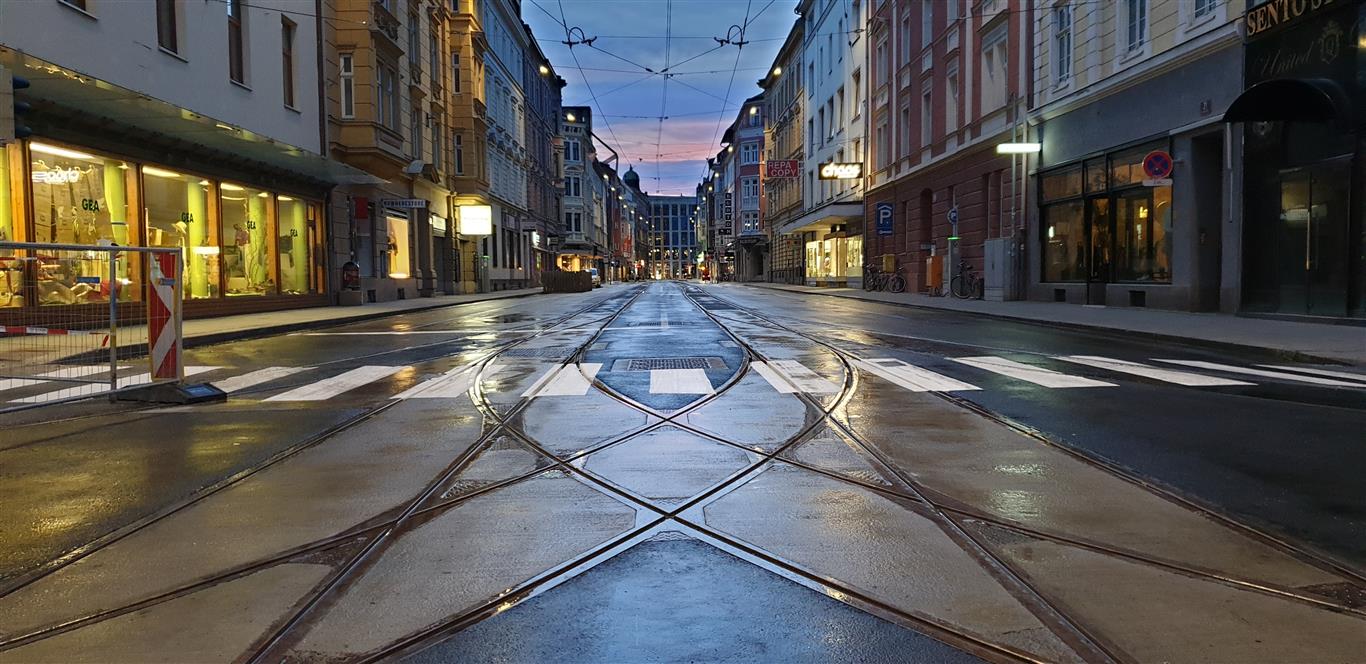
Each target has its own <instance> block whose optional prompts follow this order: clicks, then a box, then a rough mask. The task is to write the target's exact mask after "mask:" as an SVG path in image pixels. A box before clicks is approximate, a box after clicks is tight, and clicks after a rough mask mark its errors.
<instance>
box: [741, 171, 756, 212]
mask: <svg viewBox="0 0 1366 664" xmlns="http://www.w3.org/2000/svg"><path fill="white" fill-rule="evenodd" d="M740 197H741V205H743V206H744V207H747V208H753V207H758V205H759V178H753V177H750V178H741V180H740Z"/></svg>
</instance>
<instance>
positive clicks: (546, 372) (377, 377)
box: [0, 355, 1366, 404]
mask: <svg viewBox="0 0 1366 664" xmlns="http://www.w3.org/2000/svg"><path fill="white" fill-rule="evenodd" d="M929 359H930V361H927V362H923V363H922V364H924V365H925V366H921V365H918V364H913V363H911V362H908V361H906V360H903V359H899V358H888V357H871V358H861V357H860V358H853V359H852V361H851V363H852V365H853V366H854V368H855V369H856V370H857V371H858V372H859V373H861V374H865V375H868V376H876V377H877V378H880V379H882V380H885V381H887V382H888V383H891V384H892V385H894V386H896V387H897V388H899V389H902V390H905V391H909V392H917V393H920V392H945V393H957V392H972V391H980V390H984V389H998V388H1001V387H1003V386H1007V385H1010V384H1012V383H1022V384H1028V385H1033V386H1036V387H1040V388H1044V389H1104V388H1115V387H1118V386H1119V384H1118V383H1117V382H1111V381H1112V380H1114V378H1111V377H1110V376H1111V375H1113V376H1116V377H1118V376H1131V377H1136V378H1140V379H1143V380H1142V381H1140V382H1153V383H1163V384H1171V385H1179V386H1183V387H1192V388H1212V387H1255V386H1257V385H1258V384H1265V383H1255V382H1251V381H1252V380H1253V379H1254V378H1258V379H1267V380H1268V381H1270V382H1274V383H1284V382H1290V383H1299V384H1306V385H1312V386H1318V387H1326V388H1334V389H1344V388H1345V389H1354V390H1362V391H1366V373H1352V372H1349V371H1337V370H1332V369H1319V368H1313V367H1295V366H1289V365H1270V364H1259V365H1252V366H1240V365H1234V364H1225V363H1218V362H1210V361H1204V360H1182V359H1167V358H1153V359H1150V360H1147V361H1144V362H1139V361H1134V360H1127V359H1118V358H1113V357H1104V356H1097V355H1058V356H1040V355H1033V356H1030V355H1019V356H1016V357H1013V358H1012V357H1002V356H999V355H974V356H962V357H945V358H929ZM508 366H510V365H499V364H498V363H496V362H494V363H490V364H488V365H485V366H484V371H483V372H482V376H484V377H485V378H487V377H488V376H491V375H492V374H493V373H494V372H497V371H499V370H501V369H505V368H507V367H508ZM542 366H543V367H544V368H543V369H541V370H540V371H539V373H538V374H536V375H535V378H534V379H533V380H531V383H530V385H529V386H528V387H526V388H525V389H524V390H523V391H521V392H520V396H521V397H523V398H527V399H540V398H548V397H582V396H584V395H587V394H588V393H589V392H590V390H591V389H592V388H593V384H594V382H595V381H596V380H597V379H598V378H599V374H600V373H601V372H602V370H603V367H604V365H603V364H602V363H595V362H580V363H568V364H553V365H542ZM479 367H480V365H479V364H477V363H475V364H465V365H461V366H457V367H455V368H452V369H450V370H448V371H446V372H444V373H442V374H440V375H437V376H433V377H429V378H425V379H423V380H421V381H419V382H417V383H416V384H412V385H411V386H405V389H402V390H401V391H397V392H396V393H395V394H393V395H391V396H389V397H388V398H389V399H394V400H406V399H459V398H465V397H466V395H467V394H468V393H469V391H470V389H471V388H472V387H474V383H475V381H476V380H478V379H479V377H480V376H481V372H480V371H479V370H478V369H479ZM750 367H751V368H752V369H753V372H754V374H755V375H757V376H758V377H759V378H761V379H762V380H763V381H764V383H766V384H767V385H768V386H770V387H771V388H772V389H773V390H774V391H775V392H776V393H779V394H811V395H829V394H837V393H839V392H840V389H841V386H840V382H841V381H840V377H839V376H831V375H828V374H822V373H820V372H818V371H817V370H815V369H813V368H812V367H811V366H807V365H806V364H803V363H802V362H799V361H797V360H767V361H758V360H756V361H754V362H751V363H750ZM1068 367H1086V368H1087V369H1089V371H1084V373H1085V374H1086V375H1078V374H1077V373H1076V372H1074V371H1069V370H1068ZM120 368H121V369H122V370H124V371H127V370H129V369H130V367H128V366H123V367H120ZM413 369H414V367H411V366H402V365H365V366H359V367H353V368H349V369H346V370H344V371H337V370H329V369H327V368H321V367H311V366H269V367H263V368H258V369H253V370H250V371H245V372H243V373H238V374H235V375H222V376H219V375H218V374H231V370H230V369H228V368H226V367H216V366H199V365H195V366H188V367H186V368H185V375H186V376H187V377H194V376H198V375H201V374H209V373H210V372H216V373H215V374H214V375H213V376H212V378H213V380H212V381H211V383H212V384H213V385H214V386H216V387H218V388H219V389H221V390H223V391H224V392H227V393H229V395H233V396H234V397H235V398H248V397H246V395H247V394H250V395H252V396H251V397H250V398H258V397H256V396H255V395H256V394H258V393H259V394H265V395H268V396H264V397H260V398H259V400H261V401H264V402H271V403H296V402H298V403H308V402H323V401H329V400H332V399H337V398H339V397H343V396H344V395H347V394H348V393H350V392H353V391H356V390H359V389H361V388H363V387H366V386H370V385H375V384H378V383H381V382H383V381H388V380H390V379H393V378H394V377H396V376H398V375H399V374H401V373H404V372H411V371H412V370H413ZM106 371H108V366H106V365H88V366H72V367H64V368H62V369H58V370H54V371H51V372H47V373H43V374H40V375H37V376H34V377H32V378H19V377H11V378H5V379H0V403H3V402H8V403H14V404H36V403H45V402H50V401H57V400H62V399H69V398H73V397H81V396H94V395H99V394H103V393H106V392H108V391H109V385H108V384H107V383H84V384H76V385H73V384H72V383H70V382H64V381H69V380H70V379H73V378H88V377H91V376H97V375H99V374H101V373H103V372H106ZM334 371H335V373H333V372H334ZM322 372H327V373H330V375H323V376H318V377H316V378H314V377H313V376H314V374H318V373H322ZM1107 374H1108V375H1107ZM1231 376H1236V378H1234V377H1231ZM528 378H530V376H528ZM1106 379H1108V380H1106ZM1003 381H1004V382H1003ZM149 382H151V376H150V374H148V373H146V372H142V373H136V374H133V375H126V376H122V377H120V378H119V381H118V384H119V387H128V386H134V385H139V384H144V383H149ZM275 382H282V383H294V385H292V386H290V387H288V388H287V389H284V390H283V391H281V392H278V393H275V394H270V391H271V389H272V388H271V384H272V383H275ZM300 382H302V383H303V384H298V383H300ZM400 382H402V381H400ZM523 384H525V383H523ZM43 388H56V389H43ZM276 389H279V388H276ZM517 389H521V388H520V386H519V387H518V388H517ZM715 390H716V386H715V385H713V383H712V379H711V378H710V377H709V376H708V375H707V371H706V370H704V369H654V370H651V371H649V392H650V393H651V394H694V395H707V394H712V393H713V392H715ZM7 393H9V394H7ZM373 394H374V392H373V390H372V391H369V392H366V395H367V396H373Z"/></svg>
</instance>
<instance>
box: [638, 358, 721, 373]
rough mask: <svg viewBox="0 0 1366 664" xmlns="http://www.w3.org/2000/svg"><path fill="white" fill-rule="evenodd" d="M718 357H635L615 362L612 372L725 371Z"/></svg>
mask: <svg viewBox="0 0 1366 664" xmlns="http://www.w3.org/2000/svg"><path fill="white" fill-rule="evenodd" d="M725 368H726V361H725V360H723V359H721V358H719V357H636V358H630V359H622V360H617V361H616V362H613V363H612V371H654V370H656V369H725Z"/></svg>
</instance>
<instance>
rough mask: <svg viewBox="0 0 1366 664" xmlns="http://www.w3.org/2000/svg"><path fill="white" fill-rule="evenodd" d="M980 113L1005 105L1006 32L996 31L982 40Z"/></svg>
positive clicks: (1002, 30)
mask: <svg viewBox="0 0 1366 664" xmlns="http://www.w3.org/2000/svg"><path fill="white" fill-rule="evenodd" d="M982 43H983V45H982V113H988V112H990V111H994V110H996V109H998V108H1000V107H1002V106H1005V103H1006V31H1005V29H1004V28H1002V29H999V30H996V31H995V32H993V33H992V34H991V35H989V36H988V37H987V38H986V39H984V40H982Z"/></svg>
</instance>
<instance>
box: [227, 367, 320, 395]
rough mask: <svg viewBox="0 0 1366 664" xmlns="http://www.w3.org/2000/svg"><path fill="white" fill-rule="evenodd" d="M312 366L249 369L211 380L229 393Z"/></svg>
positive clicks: (290, 374) (305, 369)
mask: <svg viewBox="0 0 1366 664" xmlns="http://www.w3.org/2000/svg"><path fill="white" fill-rule="evenodd" d="M312 368H313V367H266V368H264V369H257V370H256V371H249V372H247V373H244V374H242V375H240V376H231V377H228V378H224V379H222V380H216V381H213V383H212V384H213V386H214V387H216V388H218V389H220V390H223V391H224V392H227V393H229V394H231V393H233V392H238V391H241V390H245V389H247V388H248V387H256V386H257V385H260V384H262V383H268V382H270V381H272V380H276V379H279V378H284V377H286V376H292V375H294V374H296V373H299V372H301V371H308V370H309V369H312Z"/></svg>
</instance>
